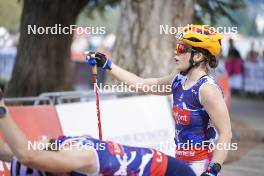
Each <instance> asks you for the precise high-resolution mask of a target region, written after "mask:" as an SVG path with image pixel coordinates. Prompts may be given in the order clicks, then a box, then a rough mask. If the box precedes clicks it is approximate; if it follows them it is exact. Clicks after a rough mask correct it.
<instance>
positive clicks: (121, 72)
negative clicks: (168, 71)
mask: <svg viewBox="0 0 264 176" xmlns="http://www.w3.org/2000/svg"><path fill="white" fill-rule="evenodd" d="M109 73H110V75H112V76H113V77H115V78H116V79H117V80H118V81H120V82H123V83H126V84H128V85H136V84H137V83H143V79H142V78H140V77H138V76H137V75H135V74H133V73H131V72H128V71H127V70H125V69H123V68H121V67H119V66H117V65H115V64H112V70H111V71H109Z"/></svg>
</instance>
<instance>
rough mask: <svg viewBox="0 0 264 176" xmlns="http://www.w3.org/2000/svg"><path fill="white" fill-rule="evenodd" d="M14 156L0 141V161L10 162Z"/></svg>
mask: <svg viewBox="0 0 264 176" xmlns="http://www.w3.org/2000/svg"><path fill="white" fill-rule="evenodd" d="M13 156H14V154H13V152H12V151H11V149H10V148H9V146H8V145H7V144H5V143H4V142H3V141H2V140H0V160H2V161H6V162H10V161H11V160H12V157H13Z"/></svg>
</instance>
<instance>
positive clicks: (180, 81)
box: [172, 74, 221, 146]
mask: <svg viewBox="0 0 264 176" xmlns="http://www.w3.org/2000/svg"><path fill="white" fill-rule="evenodd" d="M185 80H186V77H185V76H182V75H180V74H178V75H177V76H176V77H175V79H174V80H173V82H172V94H173V109H172V110H173V118H174V120H175V130H176V132H175V133H176V134H175V143H176V146H181V145H183V144H185V145H186V143H189V144H196V145H197V144H198V145H200V144H202V143H207V145H208V144H209V143H211V142H213V141H214V140H216V139H217V132H216V129H215V128H214V126H213V125H212V124H211V122H210V117H209V115H208V113H207V112H206V111H205V109H204V108H203V105H202V104H201V102H200V89H201V87H202V86H203V85H204V84H213V85H216V86H217V87H218V88H219V89H220V87H219V86H218V84H217V83H216V81H215V80H214V79H213V78H212V77H210V76H208V75H205V76H203V77H201V78H200V79H199V80H198V81H197V82H196V83H195V85H193V86H192V87H190V88H189V89H184V87H183V85H184V82H185ZM220 90H221V89H220Z"/></svg>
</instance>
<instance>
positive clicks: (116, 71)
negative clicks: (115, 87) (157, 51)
mask: <svg viewBox="0 0 264 176" xmlns="http://www.w3.org/2000/svg"><path fill="white" fill-rule="evenodd" d="M88 56H89V57H88V58H89V59H88V63H89V64H90V65H91V66H95V64H96V65H97V67H101V68H103V69H105V70H108V71H109V73H110V74H111V75H112V76H113V77H114V78H116V79H117V80H119V81H120V82H122V83H124V84H126V85H128V86H130V87H129V88H131V89H132V90H133V91H141V92H145V93H151V94H155V95H169V94H171V82H172V79H173V78H174V77H175V73H174V74H171V75H169V76H166V77H162V78H141V77H139V76H137V75H135V74H133V73H131V72H128V71H127V70H125V69H123V68H121V67H119V66H117V65H115V64H113V63H112V61H111V60H110V59H108V58H107V57H106V56H105V55H104V54H102V53H99V52H88Z"/></svg>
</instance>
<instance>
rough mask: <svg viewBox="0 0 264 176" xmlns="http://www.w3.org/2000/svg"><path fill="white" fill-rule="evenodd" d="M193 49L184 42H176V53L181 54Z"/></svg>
mask: <svg viewBox="0 0 264 176" xmlns="http://www.w3.org/2000/svg"><path fill="white" fill-rule="evenodd" d="M192 50H193V49H192V48H191V47H190V46H187V45H184V44H182V43H177V44H176V49H175V51H176V55H181V54H184V53H187V52H190V51H192Z"/></svg>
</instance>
